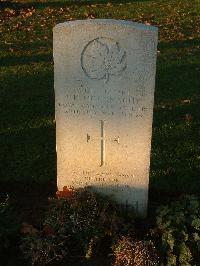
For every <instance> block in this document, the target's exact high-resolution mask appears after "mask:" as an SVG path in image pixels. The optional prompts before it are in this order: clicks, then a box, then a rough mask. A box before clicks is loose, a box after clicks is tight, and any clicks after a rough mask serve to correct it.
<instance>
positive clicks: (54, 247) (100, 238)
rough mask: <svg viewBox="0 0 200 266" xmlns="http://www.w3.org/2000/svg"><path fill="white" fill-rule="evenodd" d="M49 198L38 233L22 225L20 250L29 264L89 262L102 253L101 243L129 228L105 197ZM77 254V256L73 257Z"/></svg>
mask: <svg viewBox="0 0 200 266" xmlns="http://www.w3.org/2000/svg"><path fill="white" fill-rule="evenodd" d="M56 194H57V198H52V199H50V206H49V210H48V212H47V215H46V219H45V221H44V224H43V228H42V229H41V230H36V229H34V228H33V227H32V226H31V225H25V226H24V227H23V230H22V231H23V232H24V233H25V237H24V238H23V242H22V245H21V249H22V251H23V252H24V254H25V257H26V258H27V259H29V260H31V263H32V265H44V264H50V263H51V262H54V261H59V260H64V259H67V257H68V256H69V257H70V256H72V255H73V256H74V257H80V256H81V257H85V258H86V259H90V258H91V257H93V256H95V255H96V254H98V253H99V252H100V251H101V250H102V245H104V246H105V241H107V242H109V247H110V242H111V241H112V240H115V239H117V237H118V236H119V234H121V233H127V232H128V231H130V229H131V228H132V229H133V219H132V220H130V221H129V223H127V224H126V223H125V217H122V216H121V214H120V213H119V206H118V205H117V204H116V203H114V202H113V201H112V200H111V199H110V198H109V197H104V196H100V195H99V194H96V193H93V192H90V191H88V190H86V189H78V190H69V189H68V188H67V187H64V188H63V191H58V192H57V193H56ZM77 254H79V256H77Z"/></svg>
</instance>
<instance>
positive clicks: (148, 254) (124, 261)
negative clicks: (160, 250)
mask: <svg viewBox="0 0 200 266" xmlns="http://www.w3.org/2000/svg"><path fill="white" fill-rule="evenodd" d="M113 252H114V257H115V262H114V266H156V265H159V257H158V254H157V251H156V249H155V246H154V243H153V242H152V241H151V240H146V241H145V240H137V239H134V238H132V237H130V236H123V237H121V238H120V239H119V240H118V241H117V243H116V244H115V246H114V248H113Z"/></svg>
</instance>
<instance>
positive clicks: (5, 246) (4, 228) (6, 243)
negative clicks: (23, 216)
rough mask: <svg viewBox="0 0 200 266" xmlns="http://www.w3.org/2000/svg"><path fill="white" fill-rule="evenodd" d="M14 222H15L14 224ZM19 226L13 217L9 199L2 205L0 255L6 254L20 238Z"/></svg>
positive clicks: (0, 215) (0, 206)
mask: <svg viewBox="0 0 200 266" xmlns="http://www.w3.org/2000/svg"><path fill="white" fill-rule="evenodd" d="M13 220H14V221H15V222H13ZM18 232H19V225H18V224H17V222H16V219H15V218H14V217H13V214H12V209H11V208H10V206H9V198H8V197H7V199H6V200H5V201H4V202H1V203H0V255H3V254H5V253H6V252H7V251H8V250H9V249H10V247H11V246H12V242H13V241H16V240H17V238H18Z"/></svg>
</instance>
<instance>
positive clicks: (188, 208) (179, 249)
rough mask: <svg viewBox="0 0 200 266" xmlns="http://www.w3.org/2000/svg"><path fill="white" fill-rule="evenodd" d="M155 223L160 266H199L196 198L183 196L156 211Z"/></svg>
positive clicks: (199, 210) (199, 208)
mask: <svg viewBox="0 0 200 266" xmlns="http://www.w3.org/2000/svg"><path fill="white" fill-rule="evenodd" d="M156 223H157V229H156V230H155V232H156V233H157V234H158V236H159V237H160V241H159V245H158V247H160V251H161V254H162V258H163V264H162V265H167V266H175V265H180V266H190V265H200V198H198V197H195V196H185V197H183V198H182V199H180V200H179V201H176V202H173V203H171V205H169V206H162V207H160V208H159V209H158V211H157V221H156Z"/></svg>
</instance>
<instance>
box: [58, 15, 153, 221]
mask: <svg viewBox="0 0 200 266" xmlns="http://www.w3.org/2000/svg"><path fill="white" fill-rule="evenodd" d="M53 34H54V40H53V42H54V63H55V98H56V143H57V183H58V189H59V190H62V188H63V186H68V187H75V188H77V187H84V186H92V187H93V188H95V189H96V190H97V191H100V192H103V193H105V194H112V195H114V197H115V198H116V200H117V201H118V202H120V203H124V204H130V205H132V206H134V207H135V208H136V209H137V210H138V212H139V214H140V215H144V216H145V214H146V210H147V202H148V183H149V164H150V147H151V131H152V115H153V99H154V83H155V72H156V46H157V28H155V27H152V26H145V25H143V24H138V23H133V22H127V21H116V20H83V21H73V22H67V23H62V24H58V25H57V26H56V27H55V28H54V32H53Z"/></svg>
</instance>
